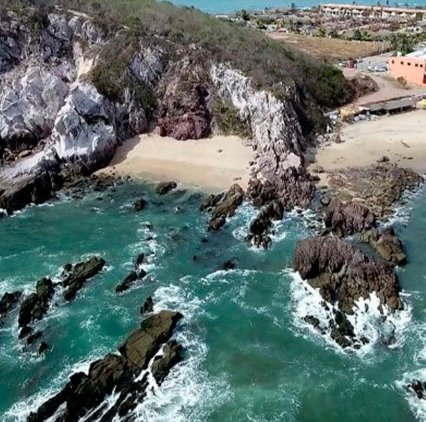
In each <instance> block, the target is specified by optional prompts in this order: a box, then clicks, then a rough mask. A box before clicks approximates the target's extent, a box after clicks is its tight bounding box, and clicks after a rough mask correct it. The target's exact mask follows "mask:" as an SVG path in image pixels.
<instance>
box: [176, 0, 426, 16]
mask: <svg viewBox="0 0 426 422" xmlns="http://www.w3.org/2000/svg"><path fill="white" fill-rule="evenodd" d="M172 3H175V4H179V5H183V6H194V7H196V8H198V9H201V10H203V11H204V12H207V13H230V12H235V11H238V10H242V9H246V10H263V9H265V8H270V7H289V6H291V4H292V3H295V4H296V5H297V7H299V8H303V7H313V6H318V5H319V4H320V3H352V2H351V1H349V2H345V1H343V0H330V1H328V0H327V1H323V2H320V1H318V0H296V1H294V2H292V1H289V0H287V1H286V0H214V1H212V0H172ZM385 3H386V2H384V1H382V4H385ZM357 4H367V5H376V4H377V1H374V0H357ZM398 4H399V6H405V5H406V4H408V5H409V6H410V7H412V6H426V1H425V0H411V1H408V2H407V3H405V2H393V1H390V2H389V5H390V6H395V5H398Z"/></svg>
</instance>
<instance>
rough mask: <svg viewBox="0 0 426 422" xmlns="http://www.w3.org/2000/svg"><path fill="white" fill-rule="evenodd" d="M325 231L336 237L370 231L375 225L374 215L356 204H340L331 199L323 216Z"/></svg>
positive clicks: (336, 200)
mask: <svg viewBox="0 0 426 422" xmlns="http://www.w3.org/2000/svg"><path fill="white" fill-rule="evenodd" d="M324 223H325V226H326V228H327V229H329V230H330V231H331V232H333V233H334V234H336V235H337V236H340V237H344V236H348V235H351V234H354V233H362V232H364V231H366V230H370V229H372V228H373V227H374V226H375V224H376V217H375V215H374V214H373V213H372V212H371V211H370V210H369V209H368V208H367V207H366V206H364V205H362V204H359V203H357V202H349V203H346V204H344V203H342V202H341V201H340V200H338V199H333V200H332V201H331V202H330V204H329V205H328V207H327V209H326V211H325V214H324Z"/></svg>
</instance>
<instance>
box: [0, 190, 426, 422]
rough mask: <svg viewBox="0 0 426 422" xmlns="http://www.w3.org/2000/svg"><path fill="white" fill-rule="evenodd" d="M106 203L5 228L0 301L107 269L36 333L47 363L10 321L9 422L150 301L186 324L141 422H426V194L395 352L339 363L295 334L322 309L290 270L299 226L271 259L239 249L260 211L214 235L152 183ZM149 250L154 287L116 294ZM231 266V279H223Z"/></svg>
mask: <svg viewBox="0 0 426 422" xmlns="http://www.w3.org/2000/svg"><path fill="white" fill-rule="evenodd" d="M142 195H144V196H145V198H146V199H147V200H148V202H149V206H148V207H147V209H146V210H144V211H143V212H141V213H134V212H133V210H132V207H131V205H132V202H133V201H134V199H136V198H138V197H140V196H142ZM102 198H103V200H99V197H98V196H96V195H92V196H88V197H86V198H85V199H83V200H68V201H65V200H63V201H60V202H54V203H52V204H50V205H49V206H42V207H33V208H29V209H27V210H25V211H23V212H22V213H20V214H17V215H16V216H14V217H13V218H10V219H6V220H0V239H1V240H0V242H1V249H0V294H3V293H4V292H6V291H11V290H13V289H17V288H23V289H25V290H26V291H27V292H30V291H32V290H33V289H34V286H35V283H36V281H37V280H38V279H39V278H41V277H43V276H47V275H48V276H49V275H50V276H54V275H55V274H58V272H59V270H60V268H61V266H62V265H64V264H65V263H67V262H77V261H79V260H81V259H82V258H84V257H87V256H90V255H92V254H100V255H102V256H103V257H104V258H105V259H106V261H107V263H108V267H107V269H106V270H105V271H104V272H103V273H102V274H100V275H99V276H97V277H96V278H94V279H92V280H91V281H89V283H88V284H87V285H86V286H85V288H84V289H83V290H82V291H81V292H80V294H79V295H78V297H77V299H76V300H75V301H74V302H72V303H71V304H64V303H62V301H61V300H60V295H57V296H56V299H55V301H54V304H53V306H52V308H51V309H50V310H49V313H48V316H47V318H46V319H45V320H44V321H43V322H41V323H40V326H41V327H46V329H45V337H44V340H45V341H46V342H47V343H48V344H49V345H51V346H52V348H51V350H50V351H49V352H48V353H47V354H46V356H45V357H43V358H39V357H37V356H36V355H34V354H32V353H31V352H30V351H25V350H22V348H21V346H20V345H19V342H18V340H17V332H18V329H17V324H16V312H15V313H13V314H12V315H11V316H10V317H9V318H8V319H7V320H6V321H5V323H4V325H3V327H2V328H1V329H0V392H1V394H0V415H1V417H0V420H1V421H4V422H6V421H7V422H9V421H20V420H25V417H26V415H27V414H28V412H29V411H30V410H32V409H34V408H35V407H37V404H40V403H41V401H42V400H45V399H46V398H48V397H49V395H50V394H52V393H53V392H55V391H57V389H58V388H60V387H61V386H62V385H63V384H64V383H65V382H66V379H67V377H68V376H69V375H70V374H71V373H72V372H74V371H76V370H77V369H83V370H84V369H87V367H88V363H89V362H90V361H91V360H93V359H95V358H97V357H101V356H103V355H104V354H105V353H107V352H109V351H112V350H114V349H115V348H116V347H117V345H119V343H120V342H121V341H122V340H123V339H124V338H125V337H126V335H127V334H128V333H129V332H130V331H131V330H133V329H134V328H135V327H136V326H137V324H138V322H139V321H140V315H139V307H140V305H141V304H142V303H143V301H144V300H145V298H146V297H147V296H149V295H152V296H153V299H154V303H155V310H160V309H165V308H167V309H176V310H179V311H181V312H182V313H183V314H184V320H183V323H182V324H181V326H180V327H179V330H178V332H177V334H176V337H177V339H178V340H180V341H181V342H182V343H183V344H184V346H185V349H186V352H185V359H184V361H183V362H182V363H181V364H179V365H178V366H177V367H175V368H174V369H173V370H172V372H171V373H170V375H169V377H168V378H167V379H166V381H165V383H164V384H163V385H162V386H161V388H160V389H158V390H155V391H154V392H153V393H150V395H149V397H148V399H147V400H146V401H145V402H144V403H142V404H141V405H140V406H139V408H138V409H137V414H138V415H139V418H138V420H140V421H173V422H175V421H191V422H192V421H194V422H195V421H200V422H201V421H220V422H223V421H288V422H291V421H298V422H303V421H306V422H308V421H309V422H316V421H318V422H340V421H342V420H344V421H348V422H349V421H354V422H355V421H364V422H368V421H371V422H385V421H386V422H406V421H414V420H416V414H417V416H418V417H419V419H420V420H426V409H421V408H419V407H418V403H417V401H416V400H412V399H411V397H410V396H406V393H405V390H404V388H403V385H404V381H405V382H406V381H407V380H408V379H409V378H410V376H412V374H413V373H414V372H415V371H421V370H423V368H425V364H426V362H425V361H426V312H425V306H424V305H425V301H426V280H425V277H426V276H425V269H426V263H425V260H424V246H425V236H426V213H425V211H424V210H425V209H426V207H425V206H426V193H425V192H424V191H422V192H420V193H419V194H418V195H417V196H416V197H415V198H414V199H412V200H411V202H410V203H409V204H408V205H406V206H405V207H403V208H401V212H400V213H399V217H398V219H397V223H396V224H397V229H398V233H399V234H400V235H401V237H402V239H403V241H404V243H405V245H406V246H407V248H408V253H409V258H410V262H409V264H408V265H407V266H406V267H405V268H404V269H403V270H400V271H399V275H400V279H401V284H402V287H403V289H404V300H405V302H406V303H407V304H408V305H409V306H408V307H407V309H409V308H410V307H411V308H412V310H411V311H410V312H408V313H407V315H406V320H405V321H402V320H401V321H399V322H396V324H402V325H401V330H402V331H403V333H402V334H401V336H400V338H399V340H400V342H399V343H398V344H399V347H396V348H394V349H389V348H386V347H384V346H382V345H381V344H380V341H379V340H378V341H377V343H376V344H375V345H374V346H373V347H371V348H369V349H368V350H364V351H363V352H362V353H358V354H355V353H349V354H348V353H343V352H341V351H339V350H338V349H336V348H335V347H334V346H333V345H332V344H331V343H329V342H327V341H326V340H325V339H323V338H322V337H320V336H318V335H317V334H316V333H314V332H312V331H311V330H310V329H309V328H308V327H307V326H306V325H305V324H304V323H302V322H301V319H300V317H299V316H300V315H301V313H300V312H301V308H300V307H301V306H305V307H308V308H309V307H310V306H313V305H314V302H313V301H310V300H305V301H304V302H303V301H302V302H301V298H302V299H303V298H305V297H306V295H305V292H304V284H303V283H301V281H300V280H298V278H297V277H295V276H294V275H293V273H292V272H291V269H290V267H291V262H292V256H293V251H294V247H295V243H296V241H297V240H298V239H301V238H304V237H306V236H308V235H309V229H308V228H307V222H306V219H304V218H303V217H301V216H298V215H297V214H293V215H289V216H287V217H286V219H285V220H284V222H282V223H280V224H279V225H277V228H276V230H277V233H276V236H275V242H274V245H273V249H272V250H270V251H267V252H265V251H257V250H254V249H252V248H249V247H248V246H247V245H246V244H245V242H243V241H242V240H241V238H242V237H244V232H245V230H246V227H247V225H248V223H249V221H250V219H251V218H252V216H253V215H254V213H255V212H254V210H253V209H251V208H250V206H248V205H245V206H244V207H242V209H240V211H239V212H238V213H237V215H236V216H235V217H233V218H232V219H231V220H230V221H229V223H228V224H227V226H226V228H225V230H223V231H222V232H220V233H212V234H207V233H206V230H205V227H206V222H207V216H205V215H202V214H200V212H199V211H198V206H199V203H200V196H199V195H197V194H194V193H193V192H182V191H178V192H174V193H172V194H170V195H169V196H167V197H162V198H159V197H157V196H156V195H155V194H154V193H153V192H152V189H151V187H150V186H149V185H135V184H129V185H124V186H121V187H118V188H117V189H116V191H115V192H106V193H104V194H103V195H102ZM176 207H181V209H182V212H179V213H176V212H175V211H176ZM408 211H409V213H408ZM407 215H411V217H410V218H407ZM147 224H149V225H147ZM150 226H152V228H151V229H150V228H149V227H150ZM150 237H153V238H154V239H151V240H149V239H150ZM204 237H207V239H208V243H202V239H203V238H204ZM142 251H145V252H147V253H150V254H151V255H150V257H149V263H148V264H147V269H148V273H149V279H147V280H145V281H143V282H141V283H140V284H139V285H138V286H136V287H135V288H133V289H132V290H130V291H129V292H127V293H125V294H123V295H120V296H118V295H116V294H115V292H114V288H115V286H116V285H117V284H118V283H119V282H120V281H121V280H122V279H123V278H124V276H125V275H126V274H127V273H128V272H129V271H130V270H131V269H132V267H133V259H134V258H135V256H136V255H137V254H138V253H139V252H142ZM194 257H196V259H195V260H194ZM230 258H233V259H235V260H236V262H237V269H236V270H232V271H230V272H224V271H220V267H221V265H222V263H223V262H225V261H226V260H227V259H230ZM404 324H405V325H404ZM377 335H378V337H380V332H378V334H377ZM422 418H423V419H422Z"/></svg>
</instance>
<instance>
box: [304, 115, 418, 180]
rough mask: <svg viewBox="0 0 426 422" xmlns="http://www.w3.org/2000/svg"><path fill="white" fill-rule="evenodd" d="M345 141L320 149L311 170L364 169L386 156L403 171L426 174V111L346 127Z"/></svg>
mask: <svg viewBox="0 0 426 422" xmlns="http://www.w3.org/2000/svg"><path fill="white" fill-rule="evenodd" d="M342 139H343V140H344V141H345V142H344V143H342V144H332V145H329V146H323V147H321V148H320V149H319V150H318V152H317V155H316V160H317V162H316V164H314V165H312V166H311V169H314V168H315V167H318V166H321V167H323V168H324V170H325V171H330V170H338V169H341V168H344V167H359V166H365V165H369V164H374V163H375V162H376V161H377V160H378V159H379V158H380V157H383V156H384V155H385V156H387V157H389V159H390V161H391V162H394V163H397V164H399V165H401V166H403V167H409V168H412V169H414V170H416V171H418V172H420V173H424V172H426V111H425V110H416V111H413V112H409V113H402V114H398V115H393V116H383V117H381V118H379V119H378V120H375V121H365V122H358V123H354V124H351V125H349V124H347V125H345V126H344V127H343V130H342ZM322 178H323V177H322Z"/></svg>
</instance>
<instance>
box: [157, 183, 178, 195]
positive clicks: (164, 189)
mask: <svg viewBox="0 0 426 422" xmlns="http://www.w3.org/2000/svg"><path fill="white" fill-rule="evenodd" d="M176 188H177V183H176V182H161V183H159V184H158V186H157V188H156V189H155V192H157V193H158V195H166V194H167V193H169V192H171V191H172V190H173V189H176Z"/></svg>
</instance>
